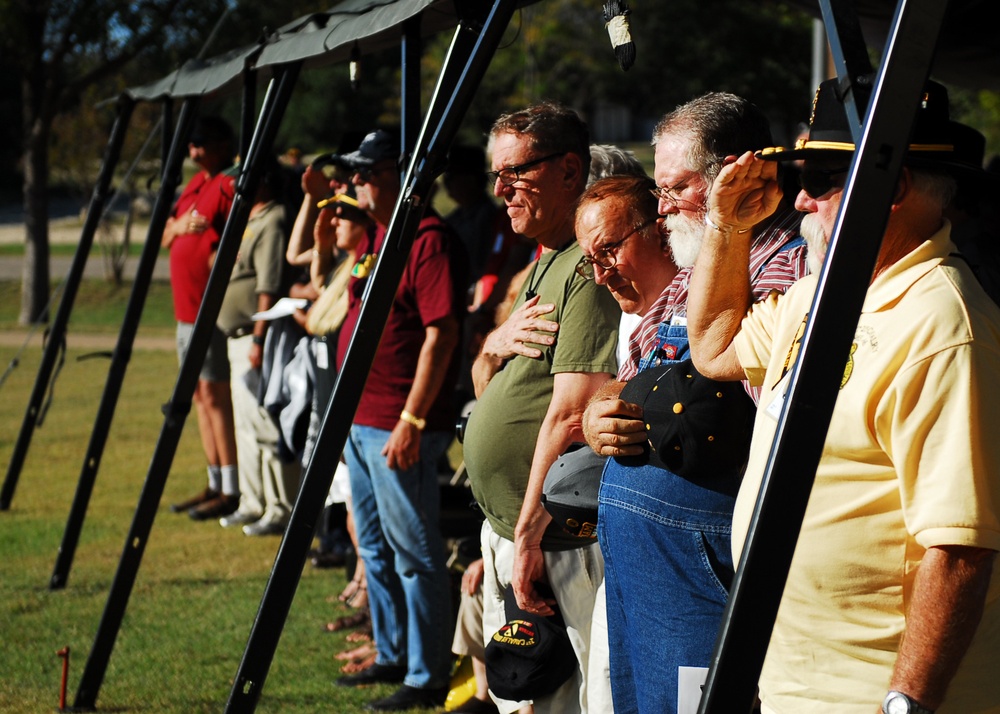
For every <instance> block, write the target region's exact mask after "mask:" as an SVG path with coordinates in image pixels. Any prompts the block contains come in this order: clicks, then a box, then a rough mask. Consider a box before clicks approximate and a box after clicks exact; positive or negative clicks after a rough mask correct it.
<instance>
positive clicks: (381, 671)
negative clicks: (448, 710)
mask: <svg viewBox="0 0 1000 714" xmlns="http://www.w3.org/2000/svg"><path fill="white" fill-rule="evenodd" d="M405 676H406V667H404V666H403V665H401V664H373V665H372V666H371V667H369V668H368V669H363V670H361V671H360V672H357V673H356V674H347V675H344V676H343V677H339V678H338V679H337V680H336V684H337V686H338V687H360V686H363V685H365V684H381V683H383V682H388V683H389V684H400V683H401V682H402V681H403V677H405ZM442 701H443V700H442Z"/></svg>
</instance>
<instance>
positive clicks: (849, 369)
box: [840, 342, 858, 389]
mask: <svg viewBox="0 0 1000 714" xmlns="http://www.w3.org/2000/svg"><path fill="white" fill-rule="evenodd" d="M857 351H858V343H857V342H852V343H851V354H850V355H849V356H848V358H847V366H846V367H844V378H843V379H841V380H840V388H841V389H843V388H844V387H845V386H846V385H847V380H849V379H850V378H851V374H853V373H854V353H855V352H857Z"/></svg>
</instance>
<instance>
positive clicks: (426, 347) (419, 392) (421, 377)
mask: <svg viewBox="0 0 1000 714" xmlns="http://www.w3.org/2000/svg"><path fill="white" fill-rule="evenodd" d="M458 332H459V330H458V320H457V319H456V318H455V317H453V316H451V315H449V316H448V317H446V318H443V319H441V320H438V321H436V322H433V323H431V324H430V325H428V326H427V327H426V328H425V330H424V333H425V338H424V343H423V345H422V346H421V348H420V355H419V356H418V357H417V371H416V373H415V374H414V377H413V384H412V385H411V386H410V392H409V394H408V395H407V396H406V405H405V406H404V409H405V410H406V411H407V412H409V413H410V414H412V415H413V416H415V417H417V418H419V419H423V418H424V417H425V416H427V412H428V411H430V408H431V406H432V405H433V404H434V400H435V399H436V398H437V395H438V392H440V391H441V386H442V385H443V384H444V379H445V376H446V375H447V372H448V365H449V364H450V362H451V360H452V358H453V355H454V353H455V347H456V345H457V344H458ZM382 455H383V456H385V457H386V463H387V464H388V466H389V468H391V469H401V470H405V469H408V468H410V467H411V466H413V465H414V464H415V463H417V461H418V460H419V459H420V431H419V430H418V429H417V427H416V426H414V425H413V424H412V423H410V422H408V421H404V420H403V419H400V420H399V421H397V422H396V426H395V427H394V428H393V430H392V433H391V434H389V440H388V441H387V442H386V445H385V447H384V448H383V450H382Z"/></svg>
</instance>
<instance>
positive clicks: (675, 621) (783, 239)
mask: <svg viewBox="0 0 1000 714" xmlns="http://www.w3.org/2000/svg"><path fill="white" fill-rule="evenodd" d="M770 140H771V134H770V129H769V126H768V122H767V119H766V118H765V117H764V115H763V114H762V113H761V111H760V110H759V109H758V108H757V107H755V106H754V105H753V104H751V103H750V102H748V101H747V100H745V99H742V98H740V97H737V96H734V95H732V94H726V93H718V92H713V93H710V94H706V95H704V96H702V97H698V98H697V99H694V100H692V101H690V102H688V103H687V104H684V105H682V106H680V107H678V108H677V109H675V110H674V111H672V112H671V113H669V114H667V115H666V116H665V117H664V118H663V119H662V120H661V121H660V122H659V124H658V125H657V127H656V130H655V132H654V135H653V144H654V145H655V147H656V150H655V171H654V174H653V176H654V179H655V181H656V185H657V188H656V189H655V190H654V191H653V193H654V195H655V196H656V197H657V199H658V201H659V204H658V211H659V213H660V214H661V215H664V216H665V218H664V227H665V228H667V229H668V230H669V233H670V238H669V245H670V250H671V252H672V254H673V258H674V261H675V262H676V264H677V266H678V267H679V268H680V270H679V271H678V273H677V275H676V276H675V278H674V279H673V281H672V282H671V283H670V285H669V286H668V287H667V289H666V290H664V291H663V293H662V294H661V295H660V297H659V298H658V299H657V300H656V301H655V302H654V304H653V305H652V307H650V308H649V310H648V311H646V313H645V315H644V317H643V319H642V321H641V322H640V323H639V327H637V328H636V330H635V331H634V332H633V333H632V339H631V344H630V354H629V359H628V360H627V361H626V362H625V363H624V364H623V365H621V367H620V369H619V372H618V376H617V379H615V380H611V381H609V382H608V383H607V384H605V385H604V386H603V387H602V388H601V390H600V391H599V392H598V393H597V394H596V395H595V397H594V398H593V399H592V400H591V402H590V404H589V406H588V407H587V411H586V412H585V414H584V419H583V428H584V434H585V436H586V438H587V442H588V443H589V444H590V446H591V447H592V448H593V449H594V451H596V452H597V453H599V454H604V455H607V456H613V457H638V458H631V459H628V458H626V459H618V458H612V459H609V460H608V464H607V466H606V467H605V470H604V474H603V476H602V480H601V491H600V505H599V516H598V521H599V527H598V539H599V541H600V545H601V552H602V553H603V555H604V558H605V563H606V571H605V587H606V595H607V610H608V635H609V640H610V648H611V685H612V694H613V697H614V705H615V712H616V713H617V714H622V713H623V712H638V711H650V712H653V711H656V712H675V711H677V707H678V701H679V699H683V698H684V697H685V696H687V695H686V694H683V693H680V692H679V683H680V681H681V679H682V677H680V676H679V674H680V673H681V671H682V670H687V671H693V672H695V673H696V675H695V680H696V681H695V682H694V684H693V685H691V687H690V690H691V696H693V697H694V701H695V702H697V698H698V697H699V696H700V694H699V691H700V690H699V685H700V683H701V681H703V677H704V675H703V674H700V676H701V679H698V676H699V674H697V673H698V672H699V670H698V669H697V668H704V669H705V670H706V671H707V667H708V665H709V660H710V657H711V654H712V648H713V646H714V643H715V637H716V632H717V630H718V624H719V621H720V619H721V617H722V612H723V608H724V607H725V603H726V598H727V594H728V588H729V584H730V581H731V579H732V577H733V563H732V557H731V554H730V531H731V524H732V512H733V505H734V500H735V496H736V490H737V488H738V485H739V475H740V474H739V473H736V472H733V473H718V472H717V471H716V470H715V468H714V467H713V466H711V465H706V466H705V467H704V468H702V467H698V466H697V465H696V466H695V471H696V474H695V475H694V476H691V475H690V474H688V475H686V476H685V477H681V476H679V475H677V474H675V473H673V472H672V471H668V470H666V469H664V468H660V467H658V466H655V465H652V464H650V463H648V459H643V457H642V456H641V455H642V454H644V453H645V451H646V447H645V442H646V439H647V436H648V434H647V430H646V429H647V427H646V421H648V419H647V420H644V419H643V410H642V408H641V407H640V406H639V405H636V404H632V403H629V402H626V401H623V400H622V399H620V398H619V395H620V393H621V391H622V389H623V388H624V386H625V383H626V382H627V381H628V380H630V379H632V378H633V377H634V376H635V375H636V374H637V373H639V372H641V371H643V370H646V369H650V368H656V367H658V366H660V365H667V364H670V363H673V362H680V361H684V360H686V359H687V358H688V340H687V317H686V316H687V310H686V303H687V289H688V282H689V280H690V278H691V268H692V266H693V265H694V262H695V259H696V258H697V256H698V251H699V249H700V247H701V243H702V235H703V233H704V232H705V231H706V230H711V228H709V229H706V212H705V201H706V196H707V193H708V190H709V188H710V187H711V186H712V182H713V181H714V180H715V177H716V175H717V174H718V172H719V170H720V169H721V168H722V167H723V166H724V165H725V164H726V163H728V162H729V161H731V160H733V159H734V158H735V157H736V156H738V155H740V154H742V153H743V152H745V151H748V150H754V149H759V148H761V147H764V146H769V145H770V143H769V142H770ZM798 222H799V217H798V215H797V214H796V212H795V211H794V210H792V209H791V207H786V208H784V209H783V210H779V211H778V212H777V213H776V214H775V215H774V216H772V217H771V218H770V219H768V220H766V221H763V222H761V223H760V224H759V225H757V226H753V227H751V228H748V229H746V230H744V231H742V233H743V234H744V236H741V237H745V234H746V233H747V232H749V231H752V236H753V240H752V247H751V251H750V252H751V254H750V262H749V265H750V268H749V274H748V275H749V279H750V284H751V286H752V292H753V296H754V299H755V300H760V299H762V298H763V297H764V296H766V295H767V294H768V293H769V292H771V291H772V290H777V291H780V292H784V291H785V290H786V289H787V288H788V287H789V286H790V285H791V284H792V283H794V282H795V281H796V280H798V279H799V278H800V277H802V276H803V275H805V274H806V257H805V253H806V248H805V245H804V243H803V241H802V239H801V238H800V237H799V235H798V230H797V229H798ZM686 471H687V470H686ZM647 583H655V587H653V588H649V587H645V585H646V584H647ZM689 668H696V669H694V670H690V669H689ZM683 679H684V681H687V679H686V676H685V677H683Z"/></svg>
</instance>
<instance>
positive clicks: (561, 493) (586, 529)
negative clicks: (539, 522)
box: [542, 443, 608, 539]
mask: <svg viewBox="0 0 1000 714" xmlns="http://www.w3.org/2000/svg"><path fill="white" fill-rule="evenodd" d="M607 460H608V457H607V456H601V455H600V454H597V453H595V452H594V450H593V449H591V448H590V447H589V446H587V445H586V444H579V443H577V444H572V445H571V446H570V448H569V450H567V451H566V453H564V454H563V455H562V456H560V457H559V458H558V459H556V460H555V462H554V463H553V464H552V466H550V467H549V471H548V473H547V474H546V475H545V484H544V485H543V486H542V505H543V506H544V507H545V510H546V511H548V512H549V514H550V515H551V516H552V520H553V521H555V522H556V523H557V524H558V525H559V526H560V527H561V528H562V529H563V530H564V531H566V532H567V533H569V534H570V535H574V536H577V537H578V538H589V539H594V538H596V537H597V493H598V491H600V489H601V474H602V473H603V472H604V464H605V463H606V462H607Z"/></svg>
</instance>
